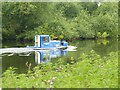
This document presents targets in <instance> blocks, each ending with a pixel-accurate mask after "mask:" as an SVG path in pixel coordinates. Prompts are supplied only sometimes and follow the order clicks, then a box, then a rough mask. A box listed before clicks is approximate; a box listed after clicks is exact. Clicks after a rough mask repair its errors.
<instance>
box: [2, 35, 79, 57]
mask: <svg viewBox="0 0 120 90" xmlns="http://www.w3.org/2000/svg"><path fill="white" fill-rule="evenodd" d="M76 48H77V47H75V46H69V45H68V42H66V41H65V40H63V41H60V40H51V39H50V36H49V35H35V44H34V46H26V47H21V48H1V49H0V54H3V53H25V52H31V51H36V50H40V51H45V50H56V49H61V50H65V51H76V50H75V49H76ZM10 55H12V54H10Z"/></svg>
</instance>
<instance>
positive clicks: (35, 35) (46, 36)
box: [35, 35, 49, 37]
mask: <svg viewBox="0 0 120 90" xmlns="http://www.w3.org/2000/svg"><path fill="white" fill-rule="evenodd" d="M35 36H40V37H49V35H35Z"/></svg>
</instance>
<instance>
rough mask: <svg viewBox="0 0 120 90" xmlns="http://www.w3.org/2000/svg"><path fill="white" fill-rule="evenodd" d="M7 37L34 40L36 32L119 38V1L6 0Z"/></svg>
mask: <svg viewBox="0 0 120 90" xmlns="http://www.w3.org/2000/svg"><path fill="white" fill-rule="evenodd" d="M2 4H3V5H2V19H3V20H2V21H3V22H2V24H3V30H2V35H3V40H10V39H12V40H20V41H25V40H34V35H36V34H49V35H51V37H52V39H63V38H64V39H66V40H73V39H76V38H107V37H118V3H117V2H104V3H101V6H99V7H98V6H97V4H96V3H95V2H79V3H78V2H76V3H75V2H74V3H65V2H56V3H52V2H47V3H44V2H39V3H38V2H12V3H10V2H4V3H2Z"/></svg>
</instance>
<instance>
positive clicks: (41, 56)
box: [35, 49, 67, 64]
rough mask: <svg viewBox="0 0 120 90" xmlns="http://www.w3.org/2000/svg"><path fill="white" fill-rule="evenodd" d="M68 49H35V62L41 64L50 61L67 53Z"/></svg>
mask: <svg viewBox="0 0 120 90" xmlns="http://www.w3.org/2000/svg"><path fill="white" fill-rule="evenodd" d="M66 54H67V51H66V50H60V49H56V50H49V51H35V63H37V64H39V63H42V62H47V61H50V59H51V58H57V57H60V56H62V55H64V56H65V55H66Z"/></svg>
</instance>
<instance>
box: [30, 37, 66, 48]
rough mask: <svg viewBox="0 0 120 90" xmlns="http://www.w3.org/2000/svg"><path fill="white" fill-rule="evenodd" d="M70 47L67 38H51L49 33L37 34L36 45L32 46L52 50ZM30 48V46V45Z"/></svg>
mask: <svg viewBox="0 0 120 90" xmlns="http://www.w3.org/2000/svg"><path fill="white" fill-rule="evenodd" d="M67 47H68V42H66V41H65V40H63V41H60V40H51V39H50V36H49V35H36V36H35V46H34V47H31V48H33V49H34V50H37V49H38V50H47V49H49V50H51V49H66V48H67ZM28 48H30V47H28Z"/></svg>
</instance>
